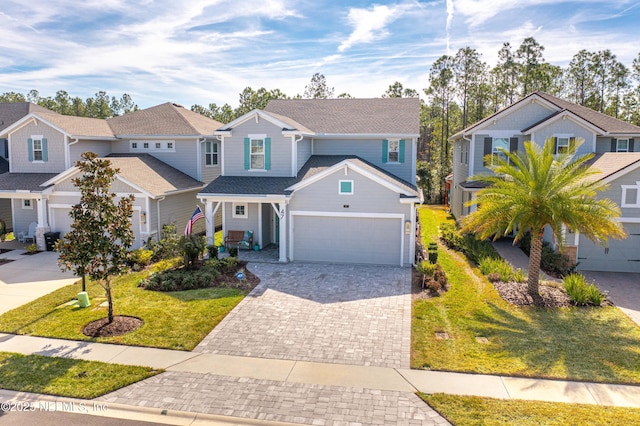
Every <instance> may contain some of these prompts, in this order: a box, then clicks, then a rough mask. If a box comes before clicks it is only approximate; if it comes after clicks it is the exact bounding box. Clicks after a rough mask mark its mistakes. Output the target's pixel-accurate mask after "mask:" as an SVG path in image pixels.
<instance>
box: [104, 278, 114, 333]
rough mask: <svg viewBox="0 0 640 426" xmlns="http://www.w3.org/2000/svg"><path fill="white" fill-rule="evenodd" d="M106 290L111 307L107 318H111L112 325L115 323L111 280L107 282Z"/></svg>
mask: <svg viewBox="0 0 640 426" xmlns="http://www.w3.org/2000/svg"><path fill="white" fill-rule="evenodd" d="M104 290H105V292H106V293H107V304H108V305H109V314H108V315H107V317H108V318H109V324H111V323H112V322H113V299H112V298H111V283H110V282H109V280H105V286H104Z"/></svg>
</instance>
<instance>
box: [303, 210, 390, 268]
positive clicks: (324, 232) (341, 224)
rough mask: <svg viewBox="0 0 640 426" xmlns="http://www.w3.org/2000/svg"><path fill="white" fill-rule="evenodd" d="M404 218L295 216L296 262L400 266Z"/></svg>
mask: <svg viewBox="0 0 640 426" xmlns="http://www.w3.org/2000/svg"><path fill="white" fill-rule="evenodd" d="M400 225H401V221H400V219H387V218H384V219H381V218H358V217H321V216H294V237H293V260H297V261H308V262H334V263H370V264H384V265H399V264H400V250H401V247H400V246H401V241H400V235H401V234H400V232H401V226H400Z"/></svg>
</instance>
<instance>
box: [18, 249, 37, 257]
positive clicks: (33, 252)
mask: <svg viewBox="0 0 640 426" xmlns="http://www.w3.org/2000/svg"><path fill="white" fill-rule="evenodd" d="M38 253H42V250H38V251H25V252H24V253H20V254H22V255H23V256H33V255H34V254H38Z"/></svg>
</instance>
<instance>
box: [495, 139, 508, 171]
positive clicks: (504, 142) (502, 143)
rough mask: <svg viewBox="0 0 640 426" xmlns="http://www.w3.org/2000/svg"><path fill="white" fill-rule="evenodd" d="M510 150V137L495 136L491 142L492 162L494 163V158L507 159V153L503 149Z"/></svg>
mask: <svg viewBox="0 0 640 426" xmlns="http://www.w3.org/2000/svg"><path fill="white" fill-rule="evenodd" d="M503 149H504V150H505V151H507V152H509V138H493V141H492V142H491V164H492V165H493V160H494V158H501V159H503V160H506V159H507V155H506V154H505V153H504V152H502V151H501V150H503Z"/></svg>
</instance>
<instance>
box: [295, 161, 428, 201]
mask: <svg viewBox="0 0 640 426" xmlns="http://www.w3.org/2000/svg"><path fill="white" fill-rule="evenodd" d="M345 166H347V167H348V168H350V169H352V170H353V171H355V172H357V173H359V174H361V175H363V176H364V177H366V178H368V179H371V180H372V181H374V182H376V183H378V184H380V185H382V186H384V187H385V188H387V189H390V190H392V191H394V192H397V193H400V194H406V195H415V194H411V193H407V191H405V190H404V189H403V188H400V187H399V186H397V185H394V184H393V183H391V182H389V181H388V180H386V179H383V178H381V177H379V176H377V175H374V174H373V173H371V172H369V171H368V170H365V169H363V168H361V167H358V166H357V165H355V164H353V163H352V162H351V161H350V160H348V159H347V160H343V161H341V162H339V163H338V164H335V165H333V166H331V167H329V168H328V169H325V170H323V171H322V172H320V173H317V174H315V175H313V176H311V177H310V178H308V179H304V180H302V181H300V182H298V183H296V184H295V185H291V186H290V187H288V188H287V191H296V190H298V189H301V188H304V187H306V186H308V185H311V184H312V183H315V182H318V181H319V180H322V179H324V178H325V177H327V176H329V175H331V174H333V173H335V172H337V171H339V170H340V169H342V168H343V167H345Z"/></svg>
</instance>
